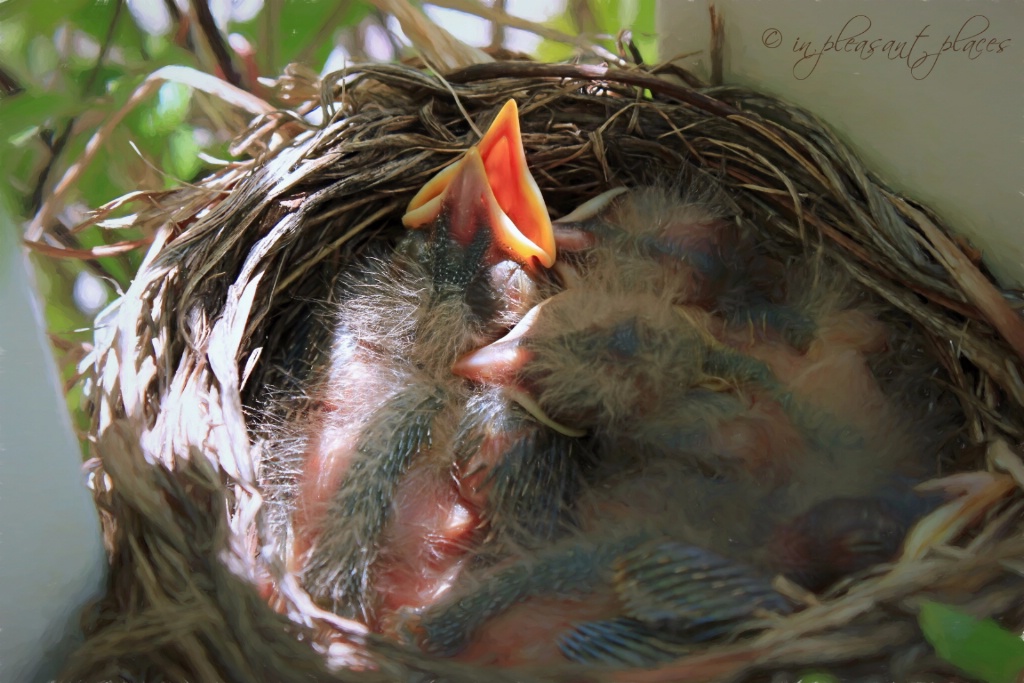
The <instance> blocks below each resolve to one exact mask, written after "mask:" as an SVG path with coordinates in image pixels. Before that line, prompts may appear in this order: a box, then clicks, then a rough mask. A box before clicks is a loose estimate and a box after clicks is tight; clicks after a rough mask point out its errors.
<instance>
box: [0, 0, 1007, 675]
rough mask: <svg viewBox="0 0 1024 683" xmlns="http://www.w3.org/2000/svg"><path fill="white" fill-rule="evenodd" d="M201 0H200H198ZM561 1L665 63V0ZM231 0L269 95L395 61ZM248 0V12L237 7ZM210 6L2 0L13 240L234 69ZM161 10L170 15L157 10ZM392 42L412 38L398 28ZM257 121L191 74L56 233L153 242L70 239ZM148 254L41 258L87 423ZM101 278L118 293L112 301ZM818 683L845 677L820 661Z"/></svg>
mask: <svg viewBox="0 0 1024 683" xmlns="http://www.w3.org/2000/svg"><path fill="white" fill-rule="evenodd" d="M201 1H204V0H192V5H191V7H192V8H193V10H194V8H195V6H196V5H195V3H196V2H201ZM212 1H213V0H211V3H212ZM545 4H546V5H548V6H550V8H552V11H551V13H550V16H549V17H548V18H547V19H546V20H545V21H544V23H545V25H546V26H548V27H549V28H555V29H558V30H560V31H562V32H564V33H566V34H569V35H578V34H586V35H588V36H590V37H591V38H592V39H594V40H596V41H597V42H600V43H602V44H603V45H605V46H606V47H607V48H609V49H610V50H612V51H616V50H617V48H616V45H615V39H616V37H617V36H618V35H619V32H620V30H621V29H623V28H629V29H630V30H631V37H632V40H633V42H634V44H635V46H636V48H637V50H638V51H639V54H640V55H641V56H642V57H643V59H644V61H645V62H647V63H652V62H654V61H656V59H657V44H656V21H655V3H654V2H653V1H651V0H564V2H560V1H559V0H551V2H548V3H545ZM220 5H222V6H224V7H226V8H227V9H226V10H222V11H220V12H219V13H218V14H217V16H218V17H219V22H218V24H217V29H216V34H217V35H218V36H219V38H220V39H221V40H223V41H224V42H225V43H227V40H228V38H227V37H228V36H229V35H230V34H235V35H236V36H238V37H241V38H244V40H245V41H246V42H248V44H249V45H250V46H251V47H252V50H251V53H249V54H239V52H238V51H232V52H230V57H231V61H232V65H233V67H234V68H235V69H236V70H237V71H238V72H239V73H241V74H242V75H243V79H242V81H241V84H240V85H241V86H242V87H244V88H247V89H251V90H255V91H257V92H260V90H259V88H260V86H259V84H258V83H255V82H252V80H251V78H248V77H247V74H251V72H255V73H258V74H259V75H260V76H267V77H274V76H277V75H278V74H280V73H281V71H282V69H283V68H284V67H285V65H287V64H288V63H290V62H292V61H301V62H304V63H305V64H306V65H307V66H309V67H311V68H312V69H313V70H315V71H318V72H320V71H323V70H324V69H325V66H327V65H328V64H333V65H335V66H338V65H340V64H341V63H342V62H341V61H339V59H338V57H342V58H344V59H345V60H348V61H362V60H366V59H370V58H374V57H376V58H380V57H381V55H379V54H372V53H373V52H374V50H371V46H370V45H369V40H368V37H369V36H370V34H371V29H372V28H374V27H376V28H377V29H386V28H388V27H389V22H388V21H387V17H385V16H384V15H382V14H381V13H380V12H379V11H377V10H376V9H374V7H373V6H372V5H371V4H369V3H367V2H360V1H357V0H248V1H247V2H237V1H236V2H234V3H231V2H227V1H225V2H221V3H220ZM232 7H235V8H236V10H238V11H236V13H235V14H232V13H231V9H232ZM171 8H177V9H176V11H172V9H171ZM238 8H241V9H240V10H239V9H238ZM147 12H148V14H147ZM246 13H247V14H246ZM175 15H177V16H175ZM195 16H196V15H195V12H194V11H190V9H189V6H187V5H186V4H185V3H184V2H181V3H176V2H175V0H138V1H137V2H134V3H133V4H132V5H131V6H129V3H127V2H126V0H59V1H55V2H39V0H0V159H2V160H3V164H2V167H0V173H2V174H3V178H2V182H0V228H3V230H0V249H9V248H12V244H13V240H12V239H11V236H12V233H13V231H11V230H7V228H8V227H9V224H20V223H22V222H23V221H25V220H27V219H29V218H30V217H31V216H32V215H33V214H34V213H35V212H36V211H37V210H38V208H39V203H40V201H42V200H43V199H44V198H45V197H46V196H47V194H48V193H49V192H50V191H51V189H52V187H53V186H54V184H55V183H56V182H57V180H59V178H60V177H61V176H62V175H63V173H64V172H65V170H66V169H67V168H68V167H69V166H70V165H71V164H73V163H74V162H75V161H76V160H77V159H78V158H80V156H81V155H82V152H83V150H84V149H85V146H86V144H87V142H88V141H89V139H90V137H91V136H92V135H93V133H94V132H95V131H96V130H97V129H98V127H99V126H100V125H101V124H102V123H103V121H104V120H106V119H107V118H108V117H110V116H111V115H112V114H113V113H114V112H116V111H117V110H118V109H120V108H121V107H122V106H124V104H125V103H126V102H127V101H128V99H129V97H130V96H131V95H132V93H133V92H134V91H135V89H136V88H137V87H138V86H139V84H140V83H142V81H143V80H144V79H145V77H146V76H147V75H148V74H150V73H152V72H154V71H156V70H157V69H159V68H160V67H162V66H166V65H171V64H178V65H185V66H190V67H193V68H195V69H198V70H201V71H205V72H208V73H215V74H223V70H222V69H221V68H220V66H219V65H218V62H217V60H216V58H215V57H214V54H213V51H211V49H210V48H209V41H208V37H207V35H205V34H204V33H203V31H202V29H201V27H200V26H198V25H197V22H196V21H195ZM160 17H163V19H164V23H163V25H160V24H159V22H158V21H157V20H158V19H159V18H160ZM379 33H380V31H378V34H379ZM485 42H486V41H485ZM391 47H392V48H396V49H401V48H402V47H403V46H402V43H401V42H400V40H398V39H394V38H393V39H392V43H391ZM512 47H515V46H512ZM242 52H243V53H245V52H246V51H245V50H242ZM377 52H379V46H378V50H377ZM534 54H535V56H536V57H537V58H538V59H541V60H546V61H558V60H563V59H567V58H570V57H572V56H573V48H572V47H570V46H567V45H565V44H561V43H557V42H554V41H550V40H543V41H537V42H536V43H535V49H534ZM388 56H389V55H384V57H385V58H387V57H388ZM390 56H391V57H394V56H396V53H395V52H393V53H392V54H391V55H390ZM247 69H249V70H250V71H247ZM261 94H262V93H261ZM245 122H246V118H245V117H243V116H241V115H239V114H238V113H237V112H234V111H231V110H229V109H228V108H227V107H226V106H225V105H223V104H222V103H220V102H217V101H215V100H214V99H213V98H211V97H209V96H207V95H205V94H201V93H195V92H193V91H191V90H190V89H189V88H188V87H186V86H184V85H180V84H175V83H166V84H164V85H163V86H162V87H160V88H159V90H158V91H157V93H156V95H155V96H154V97H152V98H150V99H149V100H148V101H146V102H143V103H142V104H141V105H140V106H139V107H138V108H137V109H135V110H134V111H133V112H131V114H130V115H129V116H127V117H126V118H125V120H124V122H123V124H122V125H120V126H118V127H117V129H116V130H115V132H114V134H113V135H112V136H111V137H110V138H108V139H107V140H106V141H105V143H104V146H103V148H102V149H101V150H100V152H99V154H98V156H97V157H96V158H95V159H94V160H93V162H92V164H91V166H90V167H89V169H88V171H87V173H85V175H84V176H83V177H82V179H81V180H80V182H78V183H77V185H76V186H75V187H74V189H73V191H72V193H70V194H69V195H68V197H67V201H66V202H65V206H64V207H63V210H62V211H61V212H60V213H59V214H58V221H59V225H52V226H48V228H49V230H48V232H47V235H46V237H45V242H46V243H47V244H50V245H52V246H55V247H60V248H68V249H75V250H88V249H91V248H95V247H98V246H101V245H108V244H112V243H115V242H119V241H122V240H136V239H140V238H142V237H144V236H143V235H140V234H138V233H137V232H134V231H132V230H119V231H116V232H114V231H104V230H99V229H95V228H94V229H88V230H85V231H82V232H80V233H76V234H70V233H69V232H68V229H70V228H72V227H74V225H75V224H76V223H78V222H79V221H80V220H81V219H82V218H83V217H84V216H85V212H86V211H87V210H89V209H93V208H96V207H99V206H101V205H103V204H104V203H106V202H108V201H110V200H112V199H114V198H116V197H119V196H121V195H123V194H125V193H127V192H131V191H134V190H138V189H160V188H166V187H172V186H174V185H176V184H179V183H181V182H189V181H193V180H195V179H197V178H199V177H202V175H203V174H204V173H205V172H206V170H207V169H206V167H205V165H204V162H203V161H202V159H201V157H200V154H201V153H203V154H208V155H210V156H212V157H216V158H228V156H229V155H228V151H227V147H228V144H229V142H230V141H231V139H232V137H233V136H235V135H237V134H238V133H240V132H241V131H242V129H243V127H244V124H245ZM141 258H142V254H141V252H140V251H139V250H136V251H134V252H130V253H127V254H122V255H118V256H103V257H96V258H55V257H52V256H37V257H36V259H35V261H36V264H37V266H38V268H37V271H38V284H39V286H40V288H41V290H42V291H41V293H42V295H43V297H44V298H45V301H46V324H47V326H48V329H49V331H50V332H51V334H52V335H53V336H54V339H55V345H54V347H55V352H56V355H57V358H58V363H59V364H60V367H61V369H62V373H63V377H64V379H65V381H66V382H67V387H68V390H69V393H68V401H69V405H70V407H71V408H72V411H73V413H74V414H75V417H76V421H77V424H78V426H79V428H80V429H84V428H85V427H86V425H87V422H88V416H86V415H84V414H82V412H81V411H80V410H78V409H77V407H78V404H79V399H80V394H81V390H80V388H78V387H77V385H76V384H75V382H74V379H75V372H76V370H75V365H76V362H77V360H78V359H80V357H81V353H82V348H83V346H82V345H83V344H88V342H89V340H90V339H91V332H90V326H91V321H92V318H93V316H94V314H95V313H96V311H97V309H98V308H99V306H100V305H102V303H103V300H104V298H108V299H109V298H113V297H114V296H116V295H117V294H118V293H119V292H120V291H123V290H124V289H125V288H127V287H128V285H129V284H130V282H131V278H132V275H133V273H134V272H135V270H136V268H137V267H138V265H139V262H140V261H141ZM83 278H84V279H85V281H86V283H87V284H90V285H91V286H92V288H93V290H92V291H93V294H94V296H92V297H91V300H90V301H85V299H89V297H83V296H82V295H81V292H79V295H78V296H77V297H76V295H75V291H76V283H77V284H78V285H81V283H82V281H83ZM96 288H99V290H98V291H99V292H100V293H101V294H103V295H104V296H100V297H96V296H95V293H96V291H97V289H96ZM921 627H922V630H923V631H924V633H925V635H926V636H927V637H928V639H929V641H930V642H931V643H932V644H933V646H934V647H935V649H936V651H937V652H938V653H939V654H940V655H941V656H942V657H944V658H945V659H947V660H948V661H950V662H951V663H953V664H955V665H956V666H959V667H960V668H962V669H963V670H964V671H966V672H967V673H969V674H970V675H972V676H976V677H978V678H980V679H982V680H984V681H986V682H988V683H1010V682H1011V681H1013V680H1015V676H1016V675H1018V672H1019V671H1020V669H1021V667H1024V644H1022V641H1021V640H1020V638H1018V637H1017V636H1016V635H1014V634H1010V633H1008V632H1005V631H1003V630H1002V629H1000V628H999V627H998V626H997V625H995V624H994V623H992V622H989V621H978V620H973V619H971V618H970V617H967V616H966V615H963V614H960V613H959V612H956V611H955V610H953V609H952V608H949V607H946V606H943V605H938V604H935V603H927V604H926V605H925V606H924V608H923V609H922V611H921ZM804 680H807V681H811V680H815V681H832V680H835V679H834V678H833V677H831V676H830V675H829V674H827V673H824V672H815V673H810V674H808V675H807V677H806V678H805V679H804Z"/></svg>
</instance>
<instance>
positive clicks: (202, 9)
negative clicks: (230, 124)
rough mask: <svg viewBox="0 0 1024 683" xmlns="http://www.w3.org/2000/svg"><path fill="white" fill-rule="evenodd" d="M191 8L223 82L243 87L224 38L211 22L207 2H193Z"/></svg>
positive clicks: (197, 0)
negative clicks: (193, 9)
mask: <svg viewBox="0 0 1024 683" xmlns="http://www.w3.org/2000/svg"><path fill="white" fill-rule="evenodd" d="M192 7H193V8H195V11H196V21H197V22H198V23H199V28H200V29H201V30H202V32H203V36H204V37H205V38H206V43H207V45H209V46H210V50H212V51H213V56H214V57H215V58H216V60H217V66H219V67H220V71H221V73H222V74H224V80H225V81H227V82H228V83H230V84H231V85H233V86H235V87H236V88H241V87H243V86H242V77H241V76H240V75H239V73H238V71H236V70H235V65H234V64H233V63H232V62H231V50H230V49H229V48H228V44H227V42H226V41H225V40H224V36H222V35H221V33H220V29H218V28H217V24H216V22H214V20H213V13H212V12H210V5H209V3H208V2H207V0H193V2H192Z"/></svg>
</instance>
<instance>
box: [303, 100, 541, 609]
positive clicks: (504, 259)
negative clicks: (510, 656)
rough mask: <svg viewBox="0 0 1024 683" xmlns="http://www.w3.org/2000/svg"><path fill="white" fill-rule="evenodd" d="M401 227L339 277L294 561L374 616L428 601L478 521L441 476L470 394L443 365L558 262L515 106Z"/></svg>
mask: <svg viewBox="0 0 1024 683" xmlns="http://www.w3.org/2000/svg"><path fill="white" fill-rule="evenodd" d="M403 220H404V222H405V223H406V225H407V226H409V227H414V228H419V229H418V230H413V231H410V233H409V234H408V236H406V237H405V238H403V240H402V241H401V242H400V243H399V244H398V245H397V247H396V248H395V249H394V251H393V252H392V253H390V254H386V255H385V256H384V257H380V256H378V257H377V258H374V259H370V260H368V261H367V263H366V267H365V269H364V272H363V273H362V274H361V275H360V276H357V277H355V278H352V279H351V280H350V281H349V282H347V283H346V286H345V291H344V293H343V301H342V302H341V304H340V307H339V313H338V323H337V335H336V342H335V346H334V350H333V358H332V362H331V364H330V369H329V372H328V374H327V377H326V379H325V381H324V382H323V384H322V386H321V387H320V389H319V397H320V399H321V405H322V409H321V410H320V411H319V412H318V414H317V415H315V416H314V417H313V418H312V419H311V421H310V424H309V425H308V427H307V430H308V433H309V434H310V437H309V447H308V449H307V453H306V456H305V464H304V467H303V473H302V481H301V482H300V487H299V492H298V496H297V500H296V501H295V512H294V515H293V527H294V534H295V538H294V541H293V544H292V548H291V552H290V558H289V564H290V568H291V569H292V571H295V572H296V573H299V574H300V575H301V577H302V580H303V583H304V585H305V586H306V588H307V590H308V591H309V592H310V593H311V594H312V595H313V597H314V598H315V599H317V600H318V601H319V602H321V603H324V604H325V605H327V606H329V607H330V608H331V609H333V610H334V611H336V612H338V613H341V614H344V615H349V616H355V615H358V616H361V617H362V618H363V619H364V620H365V621H366V622H367V623H369V624H371V625H372V624H373V623H374V622H375V621H376V619H377V618H378V617H379V614H378V612H379V611H380V610H381V609H382V608H390V607H394V606H398V605H409V604H413V605H415V604H421V603H422V602H423V601H426V600H429V599H430V595H431V594H432V593H433V592H434V591H436V590H437V587H438V586H439V585H442V584H444V583H445V582H446V581H447V580H448V579H447V578H445V577H446V576H447V575H448V574H450V573H451V572H452V571H454V569H455V567H456V565H457V562H458V558H459V557H460V556H461V554H462V553H463V552H464V551H465V547H466V543H467V538H468V537H469V535H470V534H471V533H472V532H473V531H474V529H475V528H476V526H477V524H478V522H477V518H476V512H475V511H474V507H473V506H472V505H470V504H468V503H467V502H466V501H464V500H463V498H462V496H461V494H460V491H459V490H458V487H457V486H456V484H455V481H454V480H453V478H452V465H453V463H452V456H451V451H452V448H453V446H452V443H453V439H454V437H455V434H454V428H453V425H456V424H458V422H459V420H460V415H461V413H462V412H463V406H464V404H465V403H466V401H467V400H468V391H467V387H466V386H465V382H463V381H462V380H461V379H459V378H458V377H456V376H454V375H452V373H451V366H452V364H453V363H454V362H455V360H456V359H457V358H458V357H459V355H460V354H463V353H465V352H466V351H468V350H469V349H471V348H474V347H476V346H479V345H481V344H484V343H487V342H488V341H492V340H493V339H494V338H495V337H496V336H497V335H498V334H500V333H501V332H503V331H504V328H503V327H502V325H503V324H504V323H502V321H503V320H506V319H508V318H509V317H510V316H511V317H515V316H516V314H515V310H516V309H517V307H520V306H523V305H524V301H526V300H527V299H528V297H529V296H531V294H530V291H531V279H530V277H529V274H530V273H534V272H537V271H538V270H539V269H540V268H542V267H544V266H546V265H550V264H551V263H553V261H554V240H553V235H552V230H551V223H550V219H549V218H548V216H547V211H546V208H545V207H544V204H543V200H542V198H541V197H540V194H539V191H538V190H537V186H536V183H535V182H534V181H533V178H532V177H531V176H530V175H529V172H528V170H527V169H526V166H525V157H524V155H523V150H522V142H521V140H520V137H519V126H518V115H517V111H516V107H515V103H514V102H511V101H510V103H509V104H508V105H506V107H505V108H504V109H503V110H502V111H501V112H500V113H499V115H498V117H497V118H496V119H495V121H494V123H493V124H492V126H491V128H490V129H489V130H488V132H487V134H486V135H485V136H484V138H483V139H482V140H481V141H480V143H479V144H478V145H477V146H476V147H474V148H472V149H470V150H469V152H468V153H467V154H466V155H465V157H463V158H462V159H461V160H459V161H458V162H456V163H455V164H453V165H452V166H450V167H448V168H447V169H445V170H444V171H442V172H441V173H440V174H438V176H436V177H435V178H434V179H433V180H431V181H430V182H429V183H427V185H426V186H425V187H424V189H423V190H422V191H421V192H420V193H419V194H418V195H417V196H416V197H414V199H413V200H412V202H411V204H410V209H409V212H408V213H407V214H406V216H405V218H404V219H403Z"/></svg>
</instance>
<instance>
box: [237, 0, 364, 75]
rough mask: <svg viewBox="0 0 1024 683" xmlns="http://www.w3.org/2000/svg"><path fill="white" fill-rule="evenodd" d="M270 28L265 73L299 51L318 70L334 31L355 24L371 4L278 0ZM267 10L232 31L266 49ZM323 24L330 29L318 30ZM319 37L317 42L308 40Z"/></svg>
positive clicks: (345, 0)
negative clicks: (271, 58)
mask: <svg viewBox="0 0 1024 683" xmlns="http://www.w3.org/2000/svg"><path fill="white" fill-rule="evenodd" d="M278 4H279V7H278V8H277V10H276V15H275V16H276V21H275V22H274V25H273V27H272V29H273V33H274V34H273V38H272V40H273V54H274V62H275V63H274V64H270V65H267V66H265V67H262V68H261V70H262V71H264V72H265V73H271V74H277V73H280V71H281V69H283V68H284V67H285V66H286V65H287V64H288V63H290V62H293V61H295V60H296V59H297V58H298V56H299V55H300V53H301V54H303V55H308V58H307V59H306V60H305V62H306V64H307V65H308V66H310V67H312V68H314V69H317V70H319V69H320V68H321V67H322V66H323V64H324V61H325V60H326V59H327V55H328V54H330V51H331V50H332V49H333V48H334V30H335V29H342V28H346V27H351V26H355V25H357V24H358V23H359V22H360V21H362V20H363V18H364V17H365V16H366V15H367V14H369V13H370V10H371V9H372V6H371V5H370V4H369V3H367V2H362V1H361V0H283V1H281V2H279V3H278ZM266 13H267V10H266V8H265V7H264V9H263V11H262V12H261V13H260V14H259V15H257V16H256V18H254V19H252V20H251V21H247V22H245V23H243V24H238V25H237V26H233V27H232V30H233V31H236V32H238V33H240V34H242V35H243V36H245V37H246V38H247V39H248V40H249V42H250V43H252V44H253V45H255V46H258V47H260V48H262V49H263V50H266V49H267V48H268V46H267V45H263V44H262V41H263V40H265V39H264V37H263V36H264V33H263V32H264V31H265V29H264V28H263V25H264V22H266V21H267V17H266ZM325 27H328V28H330V29H331V30H328V31H324V33H323V35H322V36H320V33H321V31H323V29H324V28H325ZM318 36H320V41H319V43H318V44H316V45H310V43H311V42H312V41H313V40H314V39H316V38H317V37H318Z"/></svg>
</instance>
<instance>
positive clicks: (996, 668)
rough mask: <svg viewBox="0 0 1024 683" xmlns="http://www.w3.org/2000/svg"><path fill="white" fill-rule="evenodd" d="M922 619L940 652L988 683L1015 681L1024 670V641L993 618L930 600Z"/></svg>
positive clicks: (937, 650)
mask: <svg viewBox="0 0 1024 683" xmlns="http://www.w3.org/2000/svg"><path fill="white" fill-rule="evenodd" d="M918 622H919V623H920V625H921V631H923V632H924V636H925V638H926V639H927V640H928V642H929V643H931V645H932V647H933V648H935V652H936V654H938V655H939V656H940V657H942V658H943V659H945V660H946V661H947V662H949V663H950V664H953V665H954V666H956V667H959V668H960V669H963V670H964V671H965V672H966V673H967V674H969V675H971V676H974V677H977V678H979V679H981V680H983V681H985V683H1015V681H1017V680H1019V677H1020V676H1021V674H1022V673H1024V640H1021V638H1020V637H1018V636H1017V635H1014V634H1013V633H1010V632H1009V631H1006V630H1004V629H1002V628H1000V627H999V625H998V624H997V623H996V622H994V621H993V620H991V619H984V620H982V619H975V618H974V617H972V616H970V615H967V614H964V613H963V612H960V611H959V610H956V609H954V608H952V607H950V606H948V605H943V604H941V603H938V602H930V601H929V602H925V603H924V604H922V605H921V613H920V614H919V615H918Z"/></svg>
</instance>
